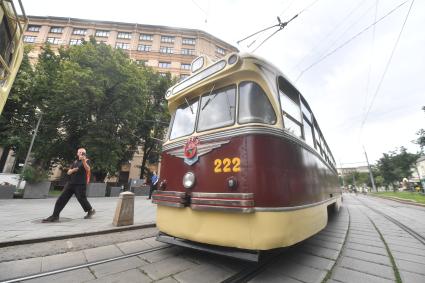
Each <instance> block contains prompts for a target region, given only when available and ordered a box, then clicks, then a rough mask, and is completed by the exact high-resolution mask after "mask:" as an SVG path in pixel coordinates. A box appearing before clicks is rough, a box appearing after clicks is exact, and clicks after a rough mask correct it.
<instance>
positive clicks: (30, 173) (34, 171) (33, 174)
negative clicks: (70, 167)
mask: <svg viewBox="0 0 425 283" xmlns="http://www.w3.org/2000/svg"><path fill="white" fill-rule="evenodd" d="M21 177H22V179H24V180H25V181H27V182H28V183H31V184H33V183H39V182H43V181H46V180H47V178H48V177H49V174H48V172H47V171H46V170H44V169H42V168H35V167H32V166H27V167H26V168H25V170H24V171H23V172H22V173H21Z"/></svg>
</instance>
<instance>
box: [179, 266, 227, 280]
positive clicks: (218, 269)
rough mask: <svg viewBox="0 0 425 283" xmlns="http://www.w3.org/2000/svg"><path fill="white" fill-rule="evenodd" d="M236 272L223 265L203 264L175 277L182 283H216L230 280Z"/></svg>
mask: <svg viewBox="0 0 425 283" xmlns="http://www.w3.org/2000/svg"><path fill="white" fill-rule="evenodd" d="M234 273H235V272H234V271H233V270H231V269H228V268H226V267H225V266H223V265H221V264H220V265H217V264H202V265H195V266H193V267H191V268H189V269H187V270H186V271H183V272H180V273H178V274H176V275H174V276H173V277H174V278H175V279H177V281H178V282H181V283H191V282H197V283H215V282H221V281H223V280H224V279H226V278H229V277H230V276H231V275H233V274H234Z"/></svg>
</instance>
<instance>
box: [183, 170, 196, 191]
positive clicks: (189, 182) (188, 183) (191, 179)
mask: <svg viewBox="0 0 425 283" xmlns="http://www.w3.org/2000/svg"><path fill="white" fill-rule="evenodd" d="M195 180H196V178H195V174H193V173H192V172H187V173H186V174H184V176H183V187H185V188H186V189H190V188H192V187H193V185H195Z"/></svg>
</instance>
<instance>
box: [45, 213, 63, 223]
mask: <svg viewBox="0 0 425 283" xmlns="http://www.w3.org/2000/svg"><path fill="white" fill-rule="evenodd" d="M58 221H59V216H53V215H51V216H49V217H47V218H45V219H43V220H42V221H41V222H43V223H49V222H58Z"/></svg>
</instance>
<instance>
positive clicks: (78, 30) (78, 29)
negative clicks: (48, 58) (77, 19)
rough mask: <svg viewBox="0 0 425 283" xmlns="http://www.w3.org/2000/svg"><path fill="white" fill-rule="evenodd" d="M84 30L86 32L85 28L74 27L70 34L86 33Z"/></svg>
mask: <svg viewBox="0 0 425 283" xmlns="http://www.w3.org/2000/svg"><path fill="white" fill-rule="evenodd" d="M86 32H87V30H86V29H81V28H76V29H74V30H73V31H72V34H77V35H86Z"/></svg>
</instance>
